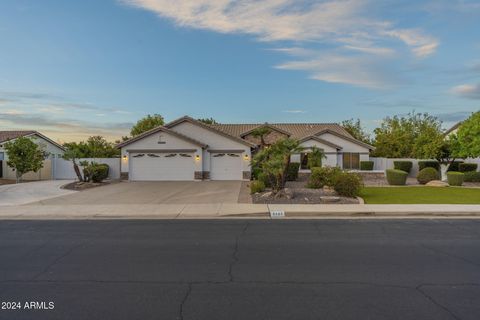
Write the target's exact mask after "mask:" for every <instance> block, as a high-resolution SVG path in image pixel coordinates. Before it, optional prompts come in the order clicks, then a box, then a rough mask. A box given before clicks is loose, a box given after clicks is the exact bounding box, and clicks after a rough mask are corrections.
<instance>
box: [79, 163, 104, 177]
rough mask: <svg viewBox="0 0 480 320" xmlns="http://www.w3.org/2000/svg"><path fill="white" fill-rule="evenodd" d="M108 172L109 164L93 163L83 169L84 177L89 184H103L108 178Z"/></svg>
mask: <svg viewBox="0 0 480 320" xmlns="http://www.w3.org/2000/svg"><path fill="white" fill-rule="evenodd" d="M108 171H109V167H108V164H104V163H94V162H92V163H90V164H88V165H87V166H85V167H84V168H83V176H84V178H85V180H86V181H87V182H90V181H92V182H102V181H103V180H105V179H107V178H108Z"/></svg>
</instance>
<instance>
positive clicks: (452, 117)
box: [437, 111, 472, 122]
mask: <svg viewBox="0 0 480 320" xmlns="http://www.w3.org/2000/svg"><path fill="white" fill-rule="evenodd" d="M471 114H472V112H471V111H456V112H449V113H441V114H438V115H437V117H438V119H440V120H441V121H443V122H460V121H463V120H465V119H467V118H468V117H470V115H471Z"/></svg>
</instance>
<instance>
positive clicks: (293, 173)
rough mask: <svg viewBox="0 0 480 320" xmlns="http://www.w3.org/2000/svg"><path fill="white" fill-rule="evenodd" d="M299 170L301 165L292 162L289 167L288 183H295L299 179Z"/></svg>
mask: <svg viewBox="0 0 480 320" xmlns="http://www.w3.org/2000/svg"><path fill="white" fill-rule="evenodd" d="M298 169H300V163H298V162H291V163H290V164H289V165H288V167H287V181H295V180H297V178H298Z"/></svg>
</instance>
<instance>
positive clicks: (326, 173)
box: [307, 167, 342, 189]
mask: <svg viewBox="0 0 480 320" xmlns="http://www.w3.org/2000/svg"><path fill="white" fill-rule="evenodd" d="M340 173H342V170H341V169H340V168H338V167H322V168H319V167H316V168H312V174H311V175H310V180H309V181H308V184H307V187H309V188H312V189H320V188H323V187H324V186H329V187H332V186H333V185H334V183H335V179H336V177H337V176H338V175H339V174H340Z"/></svg>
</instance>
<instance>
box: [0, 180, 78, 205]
mask: <svg viewBox="0 0 480 320" xmlns="http://www.w3.org/2000/svg"><path fill="white" fill-rule="evenodd" d="M70 182H72V181H67V180H48V181H32V182H24V183H19V184H7V185H0V206H10V205H22V204H27V203H31V202H37V201H40V200H45V199H50V198H54V197H59V196H63V195H70V194H74V193H77V191H71V190H65V189H61V188H60V187H61V186H63V185H65V184H67V183H70Z"/></svg>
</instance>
